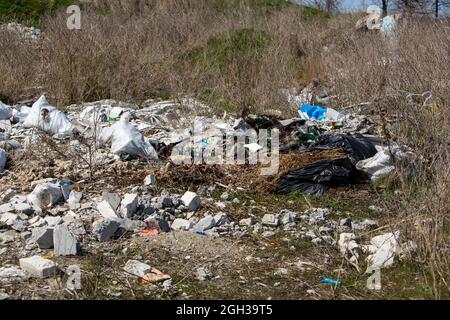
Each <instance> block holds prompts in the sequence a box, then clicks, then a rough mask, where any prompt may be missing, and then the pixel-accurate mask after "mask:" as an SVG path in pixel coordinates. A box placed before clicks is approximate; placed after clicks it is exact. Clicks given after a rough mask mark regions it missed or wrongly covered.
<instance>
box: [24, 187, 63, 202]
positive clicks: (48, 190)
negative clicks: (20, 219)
mask: <svg viewBox="0 0 450 320" xmlns="http://www.w3.org/2000/svg"><path fill="white" fill-rule="evenodd" d="M62 197H63V194H62V191H61V187H60V185H59V184H57V183H42V184H38V185H37V186H36V187H35V188H34V190H33V192H31V193H30V194H29V195H28V196H27V201H28V202H29V203H30V204H32V205H34V206H38V207H39V208H44V207H48V206H52V205H55V204H56V203H58V202H59V201H60V200H61V199H62Z"/></svg>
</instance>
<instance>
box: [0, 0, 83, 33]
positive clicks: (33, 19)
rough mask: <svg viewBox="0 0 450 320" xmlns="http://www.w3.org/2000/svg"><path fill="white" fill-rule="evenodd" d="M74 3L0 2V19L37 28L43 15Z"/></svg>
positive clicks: (58, 0) (62, 0)
mask: <svg viewBox="0 0 450 320" xmlns="http://www.w3.org/2000/svg"><path fill="white" fill-rule="evenodd" d="M76 3H77V1H74V0H47V1H42V0H0V19H1V20H2V21H8V22H11V21H15V22H19V23H23V24H26V25H30V26H35V27H37V26H38V25H39V21H40V19H41V17H43V16H44V15H47V14H52V13H54V12H55V10H57V9H58V8H61V7H64V6H69V5H71V4H76Z"/></svg>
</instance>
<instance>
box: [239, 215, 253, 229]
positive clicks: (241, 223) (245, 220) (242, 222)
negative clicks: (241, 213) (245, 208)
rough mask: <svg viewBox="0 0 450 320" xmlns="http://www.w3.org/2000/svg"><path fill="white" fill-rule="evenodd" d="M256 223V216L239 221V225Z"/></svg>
mask: <svg viewBox="0 0 450 320" xmlns="http://www.w3.org/2000/svg"><path fill="white" fill-rule="evenodd" d="M255 223H256V219H255V217H250V218H246V219H241V220H240V221H239V225H240V226H243V227H250V226H252V225H254V224H255Z"/></svg>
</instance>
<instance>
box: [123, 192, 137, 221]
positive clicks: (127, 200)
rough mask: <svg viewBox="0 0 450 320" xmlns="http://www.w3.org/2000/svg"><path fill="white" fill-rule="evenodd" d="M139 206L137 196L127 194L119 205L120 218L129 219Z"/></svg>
mask: <svg viewBox="0 0 450 320" xmlns="http://www.w3.org/2000/svg"><path fill="white" fill-rule="evenodd" d="M138 205H139V198H138V195H137V194H133V193H127V194H126V195H125V196H124V197H123V200H122V202H121V203H120V212H121V213H122V217H124V218H128V219H131V218H132V217H133V216H134V214H135V213H136V210H137V208H138Z"/></svg>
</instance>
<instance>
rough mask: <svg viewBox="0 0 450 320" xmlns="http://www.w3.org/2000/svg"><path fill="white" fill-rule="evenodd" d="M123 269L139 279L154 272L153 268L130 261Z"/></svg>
mask: <svg viewBox="0 0 450 320" xmlns="http://www.w3.org/2000/svg"><path fill="white" fill-rule="evenodd" d="M123 269H124V270H125V272H127V273H129V274H132V275H134V276H137V277H139V278H142V277H143V276H145V275H146V274H147V273H150V272H151V271H152V267H151V266H149V265H148V264H145V263H142V262H140V261H137V260H128V262H127V263H126V264H125V267H124V268H123Z"/></svg>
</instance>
